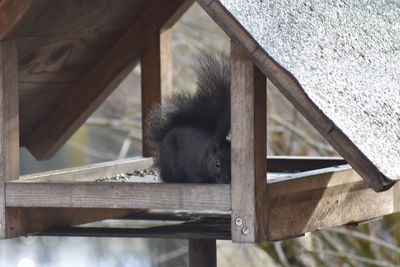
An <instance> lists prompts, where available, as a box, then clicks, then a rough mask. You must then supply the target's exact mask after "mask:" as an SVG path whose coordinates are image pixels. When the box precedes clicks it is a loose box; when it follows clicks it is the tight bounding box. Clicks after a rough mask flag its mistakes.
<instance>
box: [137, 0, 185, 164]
mask: <svg viewBox="0 0 400 267" xmlns="http://www.w3.org/2000/svg"><path fill="white" fill-rule="evenodd" d="M192 4H193V0H186V1H182V3H181V5H180V6H179V7H178V8H177V9H176V10H175V11H174V12H173V13H172V14H171V16H170V17H169V18H168V19H167V20H165V21H163V23H164V24H163V25H160V24H161V22H160V23H156V24H155V25H154V27H153V28H148V30H149V31H150V35H149V38H148V41H147V45H146V48H145V50H144V52H143V55H142V61H141V70H142V114H143V117H142V122H143V123H142V125H143V143H142V149H143V150H142V154H143V156H152V151H151V147H150V146H149V143H148V142H147V129H146V127H147V125H146V120H147V118H148V117H149V113H150V111H151V108H152V107H153V105H154V104H156V103H159V102H161V98H162V97H165V96H167V95H169V94H171V92H172V44H171V41H172V32H171V29H170V28H171V27H172V26H173V25H174V24H175V23H176V22H177V21H178V20H179V18H180V17H181V16H182V15H183V14H184V13H185V12H186V10H187V9H188V8H189V7H190V6H191V5H192Z"/></svg>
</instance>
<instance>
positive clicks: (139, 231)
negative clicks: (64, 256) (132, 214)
mask: <svg viewBox="0 0 400 267" xmlns="http://www.w3.org/2000/svg"><path fill="white" fill-rule="evenodd" d="M39 235H41V236H80V237H129V238H138V237H139V238H171V239H190V238H196V239H218V240H230V236H231V235H230V231H229V227H225V228H223V229H213V227H212V226H210V225H207V224H205V225H192V224H188V225H184V226H183V225H176V226H175V227H166V226H165V227H162V226H160V227H150V228H108V227H68V228H62V229H51V230H49V231H45V232H43V233H40V234H39ZM207 266H208V265H207Z"/></svg>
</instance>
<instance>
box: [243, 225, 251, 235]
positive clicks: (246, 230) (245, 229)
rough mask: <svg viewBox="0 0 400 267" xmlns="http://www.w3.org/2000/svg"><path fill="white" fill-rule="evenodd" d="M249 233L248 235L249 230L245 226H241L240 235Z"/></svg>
mask: <svg viewBox="0 0 400 267" xmlns="http://www.w3.org/2000/svg"><path fill="white" fill-rule="evenodd" d="M249 233H250V230H249V228H247V226H243V228H242V234H244V235H248V234H249Z"/></svg>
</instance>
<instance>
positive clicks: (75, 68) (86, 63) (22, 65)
mask: <svg viewBox="0 0 400 267" xmlns="http://www.w3.org/2000/svg"><path fill="white" fill-rule="evenodd" d="M121 34H122V33H120V32H110V33H102V34H98V33H86V34H80V35H63V36H39V37H25V38H19V39H18V40H17V44H18V52H19V60H18V67H19V80H20V82H24V83H29V82H32V83H34V82H42V83H44V82H49V83H51V82H77V81H78V80H80V79H81V78H82V77H84V76H85V75H86V74H87V73H88V72H89V71H90V69H91V68H92V67H93V66H94V65H95V64H96V63H97V62H98V61H99V59H100V58H101V57H102V56H103V55H104V54H105V53H106V52H107V51H108V50H109V49H110V48H111V47H112V45H113V44H114V43H115V41H116V40H118V38H119V37H120V36H121ZM71 89H72V88H71Z"/></svg>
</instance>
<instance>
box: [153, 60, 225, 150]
mask: <svg viewBox="0 0 400 267" xmlns="http://www.w3.org/2000/svg"><path fill="white" fill-rule="evenodd" d="M195 71H196V78H197V91H196V92H195V93H194V94H192V93H190V92H188V91H186V90H185V91H181V92H177V93H174V94H173V95H172V96H171V97H169V98H168V99H166V102H165V103H164V104H163V105H157V106H156V107H154V108H153V111H152V113H151V116H150V118H149V120H148V121H147V126H148V130H149V132H148V136H149V137H150V141H151V144H152V146H153V147H154V150H155V151H157V150H158V146H159V145H160V144H161V142H162V140H163V138H164V137H165V135H166V134H167V133H168V131H170V130H171V129H172V128H174V127H179V126H193V127H198V128H201V129H202V130H205V131H209V132H210V133H212V134H213V135H214V136H215V138H216V139H218V140H222V139H225V138H226V136H227V135H228V133H229V130H230V64H229V58H228V56H227V55H225V54H218V55H216V54H210V53H205V52H203V53H201V54H200V55H199V56H198V64H197V66H196V68H195Z"/></svg>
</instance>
